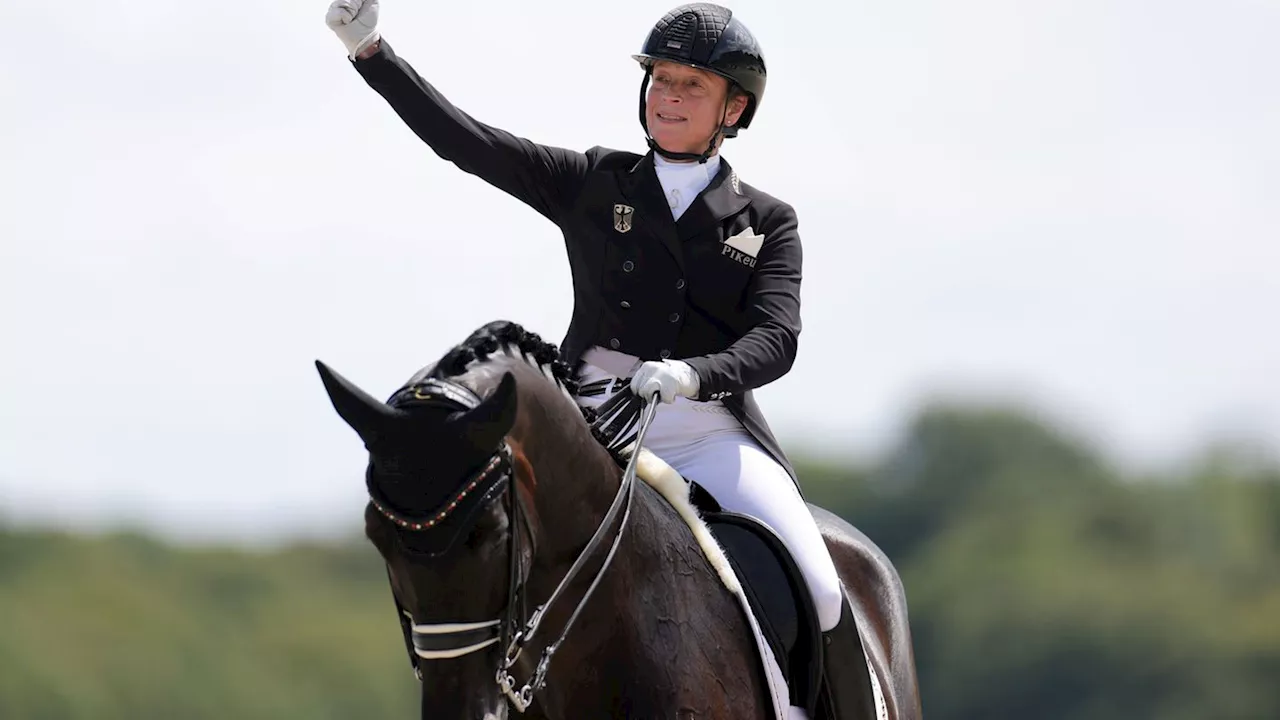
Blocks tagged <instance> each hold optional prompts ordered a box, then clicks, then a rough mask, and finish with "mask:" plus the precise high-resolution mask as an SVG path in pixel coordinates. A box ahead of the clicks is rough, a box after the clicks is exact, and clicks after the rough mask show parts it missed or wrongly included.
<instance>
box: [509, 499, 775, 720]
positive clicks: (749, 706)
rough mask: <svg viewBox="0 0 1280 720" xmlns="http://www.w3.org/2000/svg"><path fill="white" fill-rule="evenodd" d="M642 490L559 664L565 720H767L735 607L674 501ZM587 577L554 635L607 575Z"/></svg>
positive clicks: (555, 683)
mask: <svg viewBox="0 0 1280 720" xmlns="http://www.w3.org/2000/svg"><path fill="white" fill-rule="evenodd" d="M635 490H636V494H635V498H634V506H633V508H632V512H631V516H630V519H629V522H628V525H627V527H626V529H625V531H624V532H625V537H624V540H623V542H622V544H621V545H620V546H619V548H618V553H617V555H616V556H615V558H614V560H613V562H612V564H611V565H610V566H609V567H608V568H607V569H605V570H604V573H605V574H604V576H603V577H602V578H601V585H600V587H599V588H598V589H597V590H596V593H595V594H594V595H593V596H592V597H591V598H590V600H589V601H588V603H587V605H585V606H584V608H583V612H584V615H583V617H582V618H581V619H580V621H579V624H577V625H575V626H574V628H573V631H572V633H571V635H570V636H569V637H568V638H566V642H565V645H564V646H563V649H562V650H561V651H560V652H559V653H558V655H557V656H556V662H555V663H554V664H553V668H554V671H555V677H554V678H553V680H552V682H551V683H550V687H553V688H555V695H556V697H555V698H554V700H553V705H554V706H555V707H556V709H557V710H558V711H559V715H558V717H564V718H571V717H572V718H577V717H607V716H608V715H609V713H610V708H615V707H616V706H617V704H618V703H619V702H623V701H624V699H625V702H626V703H627V704H628V705H629V706H630V707H631V714H632V716H633V717H674V716H676V714H677V712H678V711H679V710H692V711H693V714H694V715H695V716H698V717H736V718H752V719H753V718H765V717H769V712H768V710H766V707H767V706H768V698H767V697H766V696H765V695H764V694H763V692H762V691H761V689H760V687H759V686H758V685H757V684H756V683H755V682H754V679H755V677H756V669H757V668H756V664H755V650H754V648H753V646H752V644H751V643H752V640H751V630H750V629H749V628H748V627H747V625H746V621H745V618H744V617H742V615H741V613H740V611H739V610H738V608H737V606H736V604H735V603H736V601H735V600H734V599H733V598H732V597H731V596H730V595H729V594H728V593H727V592H725V591H724V588H723V587H722V586H721V585H720V580H719V578H718V577H717V576H716V574H715V572H714V571H713V570H712V569H711V567H710V566H709V564H708V563H707V561H706V559H705V557H704V556H703V554H702V550H701V548H700V547H699V546H698V543H697V541H696V540H695V539H694V538H693V536H692V534H691V533H690V532H689V530H688V527H687V526H686V525H685V524H684V521H683V520H681V519H680V518H679V517H678V516H677V515H676V514H675V513H674V512H671V509H670V507H669V506H668V504H667V501H666V500H665V499H663V498H662V497H661V496H660V495H659V494H658V493H657V492H655V491H653V490H652V489H651V488H649V487H648V486H646V485H643V484H641V485H639V486H637V487H636V488H635ZM614 537H616V535H614V534H612V533H611V534H610V535H608V537H607V538H606V540H607V542H605V543H604V544H603V545H602V546H601V548H600V549H599V550H598V551H597V553H596V554H597V555H598V556H599V558H600V560H603V558H604V555H605V554H606V553H607V551H608V548H609V545H610V543H611V542H612V540H613V539H614ZM589 567H590V570H589V572H588V573H587V574H588V578H587V580H585V581H583V582H579V583H576V586H577V587H575V588H573V589H572V590H571V591H570V592H569V593H568V595H567V598H569V599H568V600H566V603H567V604H568V605H569V606H570V607H567V608H560V611H561V612H560V613H558V614H557V615H555V616H549V617H548V621H549V625H550V627H556V628H558V627H560V625H559V623H560V622H562V621H563V620H564V619H565V617H566V615H567V613H568V611H570V610H572V606H574V605H576V603H577V602H578V601H579V600H580V599H581V598H582V595H581V594H580V592H577V591H578V590H581V589H585V586H586V584H587V582H589V580H590V579H591V578H593V577H594V576H595V571H596V570H598V569H599V567H600V565H599V563H598V562H593V563H591V564H590V566H589ZM534 657H536V656H534ZM708 688H715V689H716V692H711V693H708ZM721 689H723V692H721ZM730 698H731V699H732V700H728V699H730ZM730 704H732V707H730Z"/></svg>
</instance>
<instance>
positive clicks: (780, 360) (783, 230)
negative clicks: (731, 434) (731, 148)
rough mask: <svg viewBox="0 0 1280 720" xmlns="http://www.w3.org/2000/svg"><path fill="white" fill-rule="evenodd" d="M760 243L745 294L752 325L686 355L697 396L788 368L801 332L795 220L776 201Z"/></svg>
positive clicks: (753, 383) (708, 396)
mask: <svg viewBox="0 0 1280 720" xmlns="http://www.w3.org/2000/svg"><path fill="white" fill-rule="evenodd" d="M762 225H763V227H762V228H761V230H760V232H761V233H762V234H763V235H764V243H763V245H762V246H761V248H760V255H759V257H758V258H757V265H756V271H755V274H754V275H753V277H752V279H751V285H750V287H749V290H748V297H747V308H746V314H747V321H748V323H749V324H750V326H751V329H750V330H748V331H747V332H746V334H744V335H743V336H742V337H741V338H739V339H738V340H737V341H736V342H734V343H733V344H732V345H730V346H729V347H728V348H726V349H725V350H724V351H723V352H718V353H715V354H712V355H703V356H701V357H692V358H685V362H687V363H689V365H690V366H691V367H692V368H693V369H694V370H695V371H696V372H697V373H698V384H699V388H698V397H697V400H700V401H704V402H705V401H707V400H714V399H719V398H721V397H724V396H725V395H727V394H732V393H741V392H744V391H747V390H753V389H755V388H758V387H761V386H763V385H767V384H769V383H771V382H773V381H774V380H777V379H778V378H780V377H782V376H783V375H785V374H787V371H789V370H790V369H791V365H792V364H793V363H794V362H795V359H796V349H797V347H798V344H799V338H800V269H801V265H802V260H803V253H802V252H801V248H800V232H799V221H798V219H797V218H796V212H795V210H794V209H793V208H792V207H791V206H789V205H785V204H780V205H779V207H778V209H777V211H775V212H774V213H772V214H771V215H770V216H769V218H768V219H767V220H766V221H765V222H764V223H763V224H762Z"/></svg>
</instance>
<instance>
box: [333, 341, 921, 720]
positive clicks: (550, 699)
mask: <svg viewBox="0 0 1280 720" xmlns="http://www.w3.org/2000/svg"><path fill="white" fill-rule="evenodd" d="M317 367H318V369H319V371H320V374H321V377H322V379H323V381H324V384H325V388H326V390H327V391H328V393H329V397H330V399H331V400H332V402H333V405H334V407H335V409H336V410H337V412H338V414H339V415H340V416H341V417H342V418H343V419H344V420H345V421H346V422H347V424H348V425H350V426H351V428H352V429H354V430H355V431H356V433H357V434H358V435H359V436H360V438H361V439H362V440H363V441H364V444H365V446H366V448H367V449H368V451H369V463H368V467H367V470H366V486H367V489H368V492H369V495H370V502H369V504H368V505H367V506H366V510H365V532H366V535H367V536H368V538H369V540H370V541H371V542H372V543H373V544H374V546H375V547H376V548H377V549H378V551H379V553H380V554H381V555H382V557H383V558H384V559H385V561H386V564H387V573H388V577H389V580H390V585H391V589H392V596H393V599H394V604H395V609H396V610H397V611H398V613H399V615H400V621H401V625H402V629H403V631H404V634H405V639H406V646H407V647H408V648H409V655H410V660H411V661H412V662H413V664H414V668H415V671H416V672H417V673H418V677H419V679H420V681H421V687H422V717H423V718H441V719H447V720H453V719H463V718H466V719H476V720H480V719H481V718H486V719H487V718H493V719H495V720H496V719H500V718H506V717H507V714H508V710H509V709H510V708H512V707H514V708H516V709H517V710H520V711H523V712H524V715H525V717H530V718H537V719H543V718H545V719H546V720H579V719H580V718H581V719H592V720H594V719H596V718H645V719H649V718H653V719H658V718H662V719H665V718H681V719H683V718H733V719H734V720H755V719H757V718H759V719H760V720H765V719H767V718H772V717H773V716H774V712H773V705H772V703H771V701H770V697H769V694H768V690H767V689H766V686H765V684H764V680H763V674H762V672H761V668H760V661H759V659H758V655H757V650H756V649H755V647H754V644H753V640H752V636H751V630H750V628H749V626H748V622H747V620H746V618H745V615H744V613H743V611H742V608H741V606H740V605H738V604H737V602H736V601H735V599H734V597H733V596H732V595H730V593H729V592H728V591H727V590H726V589H725V585H724V584H722V582H721V580H720V578H719V577H718V576H717V574H716V571H715V570H714V569H713V568H712V566H711V564H710V563H709V562H708V559H707V556H706V555H705V554H704V552H703V549H702V547H701V546H700V545H699V543H698V541H697V540H696V539H695V535H694V532H693V531H692V530H691V527H690V524H688V523H687V522H686V521H685V520H684V519H682V518H681V516H680V515H678V514H677V512H675V511H674V510H673V504H672V503H671V502H669V501H668V500H667V499H666V498H664V497H663V496H662V495H660V494H659V492H658V491H656V490H655V489H653V488H652V487H650V486H649V485H648V484H646V483H645V482H639V481H636V482H628V481H627V480H628V478H627V477H626V475H627V474H626V473H624V471H623V469H622V466H621V464H620V462H619V459H618V458H617V457H616V456H615V455H614V454H611V452H610V451H609V450H607V449H606V448H605V446H604V445H603V444H602V443H601V441H600V440H599V439H598V438H597V436H595V435H593V433H592V431H591V427H590V425H589V423H588V417H587V416H590V414H591V411H589V410H584V409H583V408H580V407H579V406H578V404H577V403H576V402H574V400H573V397H574V395H575V393H576V390H577V387H576V383H575V379H574V378H573V377H572V372H571V370H570V368H568V367H567V366H566V365H565V364H564V363H562V362H560V361H559V359H558V357H557V352H556V348H555V346H553V345H550V344H547V343H544V342H542V341H541V340H540V339H539V338H538V336H537V335H534V334H532V333H528V332H526V331H525V330H523V329H522V328H521V327H520V326H518V325H515V324H512V323H505V322H498V323H491V324H489V325H486V326H484V327H482V328H480V329H479V330H477V331H476V332H475V333H473V334H472V335H471V337H469V338H467V340H466V341H464V342H463V343H462V344H460V345H458V346H456V347H454V348H453V349H452V350H451V351H449V353H447V354H446V355H445V356H444V357H443V358H441V359H440V360H439V361H438V362H437V363H435V364H433V365H429V366H427V367H426V368H424V369H422V370H421V371H419V372H418V373H416V374H415V375H414V376H413V377H411V378H410V379H409V380H408V381H407V382H406V383H405V384H404V385H403V386H402V387H401V388H400V389H399V390H397V391H396V392H395V393H394V394H393V395H392V396H391V397H390V399H389V400H388V401H386V402H382V401H379V400H376V399H374V398H373V397H371V396H370V395H368V394H367V393H365V392H364V391H362V390H360V389H359V388H357V387H356V386H354V385H353V384H352V383H350V382H349V381H347V380H346V379H344V378H342V377H341V376H340V375H338V374H337V373H335V372H334V371H332V370H330V369H329V368H328V367H327V366H325V365H323V364H322V363H319V362H317ZM649 409H650V410H651V409H653V408H649ZM814 513H815V517H817V519H818V522H819V525H820V527H821V528H822V530H823V534H824V536H825V537H826V538H827V542H828V545H829V547H830V548H831V551H832V553H833V557H834V559H835V562H836V566H837V568H838V569H839V571H840V573H841V577H842V580H843V582H844V583H845V585H846V587H847V588H848V592H849V596H850V600H851V601H852V604H853V606H854V611H855V615H856V617H857V619H858V623H859V625H860V627H861V628H862V636H863V645H864V647H865V649H866V653H867V657H868V658H869V659H870V661H871V665H872V667H873V668H874V670H875V674H874V676H875V677H876V678H877V680H878V683H879V688H880V691H881V694H882V695H883V700H884V708H883V710H882V712H883V715H882V716H884V717H887V718H892V719H894V720H898V719H901V720H916V719H917V718H919V717H920V716H921V710H920V701H919V697H918V690H917V687H916V676H915V667H914V659H913V657H912V651H911V641H910V633H909V630H908V628H907V623H906V601H905V597H904V593H903V589H902V586H901V582H900V580H899V578H898V576H897V573H896V572H895V571H894V569H893V566H892V565H891V564H890V562H889V561H888V559H887V558H886V557H885V556H884V555H883V553H881V552H880V551H879V550H878V549H877V548H875V546H874V545H873V544H871V542H870V541H869V540H867V539H866V538H865V536H863V535H862V534H861V533H859V532H858V531H857V530H855V529H854V528H853V527H851V526H850V525H848V524H847V523H845V522H843V521H842V520H840V519H839V518H837V517H835V516H834V515H832V514H830V513H827V512H826V511H823V510H821V509H820V508H814ZM815 720H819V719H818V718H815ZM867 720H872V718H868V719H867Z"/></svg>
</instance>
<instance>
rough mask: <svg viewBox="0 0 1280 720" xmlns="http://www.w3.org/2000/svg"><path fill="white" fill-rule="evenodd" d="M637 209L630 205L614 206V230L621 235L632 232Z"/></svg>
mask: <svg viewBox="0 0 1280 720" xmlns="http://www.w3.org/2000/svg"><path fill="white" fill-rule="evenodd" d="M635 213H636V209H635V208H633V207H631V206H630V205H614V206H613V229H614V230H617V231H618V232H620V233H624V232H630V230H631V217H632V216H633V215H635Z"/></svg>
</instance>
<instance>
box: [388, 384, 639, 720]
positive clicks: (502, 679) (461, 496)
mask: <svg viewBox="0 0 1280 720" xmlns="http://www.w3.org/2000/svg"><path fill="white" fill-rule="evenodd" d="M581 394H589V391H585V388H584V392H582V393H581ZM480 401H481V400H480V397H479V396H478V395H476V394H475V393H474V392H472V391H471V390H470V389H468V388H465V387H463V386H461V385H459V384H457V383H453V382H449V381H447V380H441V379H438V378H428V379H426V380H423V381H422V382H419V383H415V384H413V385H410V386H407V387H405V388H402V389H401V390H400V391H398V392H397V393H396V394H395V395H393V396H392V398H391V400H390V401H389V404H391V405H392V406H396V407H405V406H421V405H430V406H435V407H444V408H447V409H450V410H471V409H473V408H475V407H476V406H477V405H479V404H480ZM640 405H643V408H642V410H641V411H640V412H638V413H637V412H636V411H637V409H638V408H639V406H640ZM656 411H657V403H656V401H655V402H649V403H648V404H644V401H643V400H641V399H640V398H638V397H636V396H634V395H631V394H630V393H618V394H617V395H615V396H614V397H613V398H610V399H609V400H608V401H606V402H605V403H604V404H603V405H601V407H600V408H599V412H600V415H599V419H598V420H597V421H596V422H595V423H594V424H593V428H592V430H593V433H594V434H595V435H596V436H597V438H601V439H605V440H606V442H605V445H606V447H610V448H611V449H616V448H617V447H620V446H621V443H622V442H623V438H627V434H628V433H627V431H629V430H631V429H632V428H633V427H635V425H636V420H637V415H639V416H640V418H639V427H638V429H637V432H636V434H635V442H634V444H633V445H632V452H631V456H630V458H629V460H628V463H627V467H626V469H625V471H624V472H623V474H622V482H621V484H620V485H619V487H618V492H617V494H616V495H615V496H614V499H613V503H612V504H611V505H610V507H609V510H608V512H607V513H606V514H605V516H604V518H603V520H601V522H600V525H599V527H597V528H596V531H595V533H594V534H593V535H592V536H591V540H590V541H589V542H588V543H587V546H586V547H585V548H584V549H583V550H582V552H581V553H579V554H578V557H577V558H576V559H575V560H574V562H573V565H572V566H571V567H570V568H569V571H568V572H567V573H566V574H565V576H564V577H563V578H561V580H560V583H559V584H558V585H557V586H556V588H555V590H554V591H552V593H551V596H550V597H549V598H548V599H547V601H546V602H545V603H543V604H542V605H540V606H538V607H537V608H536V609H535V610H534V612H533V614H532V615H531V616H530V615H529V614H528V603H527V599H526V589H527V588H526V581H527V580H528V572H529V570H530V567H525V566H524V565H523V564H522V563H521V561H520V560H521V552H522V550H523V547H522V544H521V538H522V537H524V536H527V537H528V541H529V547H530V552H529V558H530V560H529V565H530V566H532V564H533V557H534V555H535V554H536V552H537V543H536V538H535V535H534V533H533V528H532V527H531V526H530V524H529V512H528V508H526V507H525V501H524V499H523V498H522V497H521V496H520V493H519V492H518V491H517V489H516V487H515V483H514V482H513V478H514V476H515V475H514V469H513V465H512V452H511V447H510V445H509V444H508V443H507V441H506V440H503V442H502V444H501V445H500V446H499V447H498V449H497V450H496V451H495V452H494V453H493V455H491V456H490V457H489V459H488V460H487V461H486V463H485V465H484V466H483V467H482V468H481V469H480V470H478V471H477V472H476V473H474V474H473V475H471V476H470V477H469V478H467V479H466V480H465V481H464V482H463V483H462V484H461V485H460V486H459V489H458V491H457V492H455V493H453V494H452V495H451V496H449V498H447V499H446V500H445V501H444V502H443V503H441V505H440V506H439V507H438V508H436V509H435V510H434V511H432V512H430V513H428V514H426V515H423V516H409V515H405V514H403V513H400V512H397V511H395V510H394V509H392V508H391V505H390V503H389V502H387V499H386V498H385V496H384V495H383V494H382V493H381V491H379V490H378V487H377V484H376V483H375V482H374V481H373V468H372V467H370V469H369V472H368V473H367V475H366V486H367V488H368V492H369V498H370V501H371V502H372V504H373V506H374V508H375V509H377V511H378V512H379V513H381V514H382V516H383V517H385V518H387V519H388V520H390V521H391V522H392V523H394V524H395V525H396V526H397V527H399V528H400V529H401V530H404V531H408V532H413V533H415V534H421V536H422V537H426V536H428V535H434V536H435V537H434V538H433V540H434V542H432V543H431V545H430V548H429V549H428V550H427V551H426V552H425V553H424V554H427V555H429V556H433V557H435V556H440V555H445V554H447V553H449V552H450V551H451V550H452V548H453V547H454V546H455V544H456V541H457V539H458V538H459V537H460V536H461V535H462V534H463V533H464V532H465V531H466V530H468V529H470V528H471V527H472V526H473V525H474V524H475V522H476V521H477V519H478V517H479V513H480V511H481V510H482V509H483V508H485V507H487V506H488V505H489V504H490V503H491V502H492V501H493V500H494V499H496V497H497V496H498V495H499V494H501V493H503V492H505V494H506V495H507V498H508V501H507V503H506V511H507V516H508V521H509V522H508V527H509V533H510V537H509V548H508V549H509V557H510V572H509V575H508V583H507V605H506V608H504V610H503V611H502V618H501V619H499V620H489V621H482V622H471V623H435V624H423V625H420V624H417V623H415V622H414V621H413V616H412V615H411V614H410V613H409V612H408V611H406V610H405V609H404V607H403V605H401V603H400V600H399V598H396V597H395V588H394V586H393V587H392V593H391V594H392V599H393V600H395V603H396V612H397V614H398V616H399V619H400V626H401V629H402V630H403V631H404V637H405V647H406V649H407V650H408V652H409V661H410V663H411V664H412V665H413V669H414V673H415V675H416V676H417V677H418V680H419V681H421V680H422V677H423V673H422V668H421V665H420V662H421V661H424V660H442V659H451V658H457V657H462V656H464V655H468V654H471V653H473V652H477V651H479V650H483V649H484V648H487V647H488V646H490V645H493V644H494V643H501V644H502V647H504V648H505V652H504V655H503V659H502V661H501V662H500V663H499V665H498V668H497V672H496V674H495V678H494V679H495V682H496V683H497V684H498V686H499V687H500V688H501V689H502V692H503V694H504V695H506V696H507V698H508V699H509V700H510V702H511V704H512V705H513V706H514V707H515V708H516V710H517V711H519V712H522V713H523V712H524V711H525V710H526V709H527V708H528V707H529V705H530V704H531V703H532V702H533V696H534V694H535V693H537V692H538V691H540V690H541V689H542V688H543V687H545V686H546V681H547V670H548V668H549V667H550V664H551V658H552V656H553V655H555V653H556V651H557V650H558V649H559V648H560V645H561V644H562V643H563V642H564V640H565V638H566V637H567V636H568V634H569V630H570V628H572V627H573V624H574V621H576V620H577V618H578V615H579V614H580V613H581V612H582V609H583V608H584V607H585V606H586V604H587V601H588V600H590V598H591V595H592V594H593V593H594V592H595V589H596V587H597V586H598V585H599V584H600V580H601V579H602V578H603V577H604V573H605V571H606V570H607V569H608V568H609V565H610V564H611V563H612V562H613V557H614V554H615V553H616V552H617V550H618V545H619V544H620V542H621V540H622V535H623V532H624V531H625V530H626V526H627V521H628V519H629V518H630V516H631V505H632V498H633V497H634V495H635V490H634V488H635V484H636V479H635V478H636V459H637V458H638V457H639V454H640V452H639V450H640V447H642V443H643V441H644V436H645V433H646V432H647V430H648V428H649V425H650V423H651V422H652V421H653V416H654V414H655V413H656ZM628 439H629V438H628ZM619 515H621V519H620V520H619ZM615 522H617V525H618V527H617V532H616V534H615V535H614V538H613V542H612V545H611V547H610V548H609V553H608V555H607V556H606V557H605V559H604V564H603V565H601V566H600V569H599V570H598V571H597V572H596V575H595V577H594V578H593V579H592V581H591V585H590V586H589V587H588V588H587V590H586V592H585V593H584V594H583V596H582V599H581V600H579V601H578V604H577V606H576V607H575V608H574V610H573V613H572V614H571V615H570V616H569V619H568V620H567V621H566V622H565V624H564V628H563V629H562V630H561V631H560V634H559V636H558V637H557V638H556V639H555V641H554V642H552V643H550V644H547V645H546V646H545V647H544V648H543V651H542V656H541V657H540V658H539V660H538V664H537V666H536V667H535V669H534V672H533V675H532V677H531V678H530V679H529V681H528V682H526V683H525V684H524V685H523V686H521V687H520V688H519V689H517V688H516V679H515V678H514V677H513V676H512V675H511V671H512V669H513V667H514V666H515V663H516V661H517V660H518V659H519V657H520V654H521V652H522V651H523V650H524V648H525V647H526V646H528V645H529V644H530V641H531V640H532V639H533V638H534V636H535V635H536V633H537V631H538V630H539V627H540V624H541V622H542V619H543V618H544V617H545V613H546V610H547V608H549V607H551V606H552V605H553V604H554V603H555V602H556V601H557V600H559V599H560V598H561V597H562V595H563V593H564V592H565V589H566V588H567V587H568V586H569V584H570V583H572V582H573V580H574V579H575V578H576V577H577V576H578V574H579V573H580V572H581V571H582V568H583V567H584V566H585V565H586V563H587V561H588V560H589V559H590V558H591V557H592V556H593V555H594V554H595V552H596V550H597V549H599V547H600V546H601V545H602V544H603V543H604V541H605V538H606V536H607V534H608V530H609V528H610V527H611V526H613V525H614V523H615ZM522 526H523V531H524V532H523V533H522V532H521V530H522ZM390 573H391V569H390V566H389V565H388V568H387V574H388V580H390Z"/></svg>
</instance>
